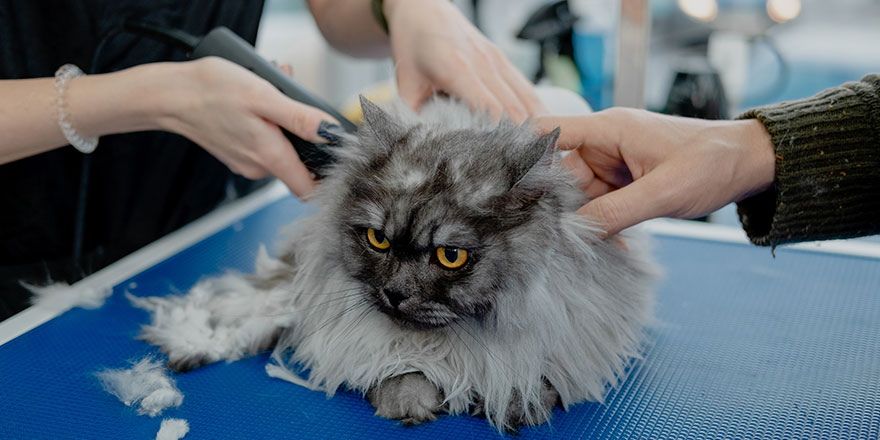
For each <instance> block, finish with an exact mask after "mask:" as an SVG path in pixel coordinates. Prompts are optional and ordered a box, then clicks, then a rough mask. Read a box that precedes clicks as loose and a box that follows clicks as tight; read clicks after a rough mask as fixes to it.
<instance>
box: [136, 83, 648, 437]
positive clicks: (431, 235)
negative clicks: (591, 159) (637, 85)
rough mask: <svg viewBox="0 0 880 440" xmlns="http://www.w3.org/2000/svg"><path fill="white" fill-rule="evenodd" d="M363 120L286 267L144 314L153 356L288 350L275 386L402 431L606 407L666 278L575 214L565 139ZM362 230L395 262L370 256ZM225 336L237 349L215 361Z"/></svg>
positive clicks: (275, 265) (295, 235) (468, 121)
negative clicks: (350, 395) (561, 142)
mask: <svg viewBox="0 0 880 440" xmlns="http://www.w3.org/2000/svg"><path fill="white" fill-rule="evenodd" d="M362 105H363V107H364V115H365V119H366V122H365V125H364V127H362V128H361V129H360V130H359V132H358V135H357V136H350V135H343V136H342V138H341V142H340V145H339V146H338V147H337V149H336V152H335V154H336V155H337V159H338V162H337V164H336V165H335V166H334V167H333V168H332V169H331V170H330V171H329V172H328V174H327V177H326V178H325V179H324V180H323V181H322V183H321V184H320V186H319V189H318V191H317V192H316V194H315V195H314V197H313V199H312V201H311V203H312V204H314V205H316V206H317V207H318V208H319V209H318V210H317V212H316V213H315V214H314V215H311V216H309V217H306V218H303V219H299V220H297V221H296V222H294V224H293V226H292V228H291V230H290V233H289V238H288V240H287V242H286V243H285V244H284V246H283V252H282V253H281V258H280V259H279V260H277V261H271V262H266V263H264V264H263V265H262V266H264V267H265V268H266V269H265V270H263V271H262V272H261V273H259V274H258V275H257V276H255V277H253V278H246V277H242V276H240V275H225V276H223V277H220V278H216V279H209V280H205V281H203V282H201V283H199V284H198V285H197V286H196V287H194V288H193V290H192V292H191V293H190V294H189V295H188V296H185V297H179V298H152V299H141V300H137V302H138V303H139V304H141V305H145V306H146V308H148V309H150V310H151V311H152V312H153V322H152V324H150V325H149V326H146V327H145V332H144V334H143V337H144V339H146V340H147V341H149V342H151V343H153V344H156V345H160V346H161V348H162V350H163V351H165V352H166V353H168V354H169V357H170V359H171V364H172V365H175V364H178V363H180V364H182V366H183V367H187V366H192V365H195V364H199V363H204V362H211V361H215V360H219V359H237V358H238V357H240V356H241V355H243V354H245V353H250V352H253V351H254V350H256V349H258V348H263V347H267V346H269V345H271V344H272V343H274V342H275V340H276V338H277V343H275V350H274V353H273V356H272V361H271V363H270V365H268V366H267V372H269V374H271V375H273V376H275V377H279V378H283V379H286V380H289V381H292V382H295V383H298V384H301V385H304V386H308V387H309V388H312V389H320V390H323V391H325V392H326V393H327V394H328V395H332V394H333V393H335V392H336V391H337V390H338V389H340V387H345V388H348V389H352V390H356V391H359V392H361V393H363V394H364V395H365V396H367V398H368V399H370V401H371V402H372V403H373V404H374V405H375V406H376V407H377V414H378V415H382V416H386V417H390V418H396V419H399V420H402V421H405V422H407V423H419V422H421V421H426V420H432V419H433V417H434V414H436V413H438V412H447V413H450V414H458V413H462V412H468V411H471V412H477V413H481V414H484V415H485V417H486V418H487V419H488V420H489V422H490V423H492V424H493V425H495V426H497V427H498V428H499V429H515V428H516V427H517V426H519V425H522V424H540V423H543V422H544V421H546V420H548V419H549V417H550V411H551V409H552V407H553V406H554V405H555V404H557V403H559V404H561V405H562V406H563V407H564V408H568V407H569V406H570V405H572V404H575V403H578V402H582V401H584V400H593V401H602V399H603V397H604V395H605V393H606V391H607V387H608V386H609V385H614V384H616V383H617V382H618V380H619V379H620V378H622V377H623V374H624V371H625V368H626V366H627V365H628V363H629V361H630V359H632V358H634V357H637V356H638V352H639V347H640V341H641V339H642V331H643V328H644V327H645V326H646V325H647V324H648V323H649V322H650V320H651V316H652V296H651V294H650V285H651V282H652V281H653V279H654V278H655V276H656V271H655V269H654V266H653V265H652V263H651V261H650V258H649V255H648V250H647V249H646V246H645V243H646V242H645V240H644V239H643V238H641V237H638V236H635V235H632V234H625V235H624V236H625V240H626V243H627V246H626V249H623V248H622V247H620V246H618V245H617V244H616V243H614V242H610V241H603V240H600V239H599V238H598V237H597V235H596V232H597V229H596V228H595V227H593V226H591V225H590V224H588V223H587V222H586V221H585V220H584V219H583V218H582V217H581V216H579V215H577V214H576V213H575V209H576V208H577V207H579V206H580V205H582V204H583V203H584V201H585V200H584V199H583V196H582V194H581V193H580V191H578V190H577V188H576V186H575V184H574V182H573V180H572V178H571V177H570V175H569V174H568V173H567V171H566V170H565V169H564V168H563V167H562V166H561V165H560V163H559V161H558V154H557V153H556V150H555V142H556V137H557V135H558V132H554V133H550V134H548V135H543V136H539V135H537V134H535V133H534V132H533V129H532V128H531V127H530V126H528V125H527V124H526V125H516V124H513V123H511V122H510V121H502V122H501V123H500V124H496V123H493V122H492V121H491V120H490V119H489V118H488V117H486V116H483V115H475V114H473V113H471V112H470V111H469V110H468V109H467V107H466V106H464V105H463V104H461V103H458V102H456V101H454V100H449V99H441V98H437V99H434V100H433V101H431V102H429V103H427V104H426V105H425V106H424V107H423V110H422V111H421V112H420V113H419V114H415V113H413V112H411V111H409V110H406V109H405V108H403V106H400V105H398V106H396V107H394V108H391V109H389V110H382V109H379V108H378V107H376V106H375V105H373V104H371V103H369V102H368V101H362ZM369 229H373V230H381V231H382V235H383V236H384V237H387V238H388V239H389V240H390V243H391V244H390V245H389V248H388V249H387V250H380V249H377V248H375V247H373V248H371V247H370V246H371V245H370V244H369V243H368V239H367V236H366V235H365V231H367V230H369ZM441 248H442V249H446V248H453V249H459V248H460V249H467V255H468V260H467V262H466V264H465V265H463V266H462V267H461V268H459V269H455V270H448V269H447V268H444V267H441V266H439V265H438V264H437V261H436V258H437V257H436V256H435V253H436V252H440V251H439V250H437V249H441ZM435 250H437V251H435ZM267 261H268V260H267ZM243 301H247V302H249V303H250V304H251V305H249V306H247V307H242V305H241V304H242V302H243ZM232 310H240V311H239V312H238V314H239V315H240V314H241V310H243V311H244V313H245V314H248V313H252V314H253V315H252V317H250V318H249V317H239V318H235V319H231V318H230V316H233V315H234V314H231V311H232ZM278 314H282V315H283V316H284V318H283V319H276V318H273V316H277V315H278ZM188 316H197V317H198V318H197V319H196V321H197V322H200V323H204V324H199V326H200V328H199V329H195V330H193V329H191V323H187V321H188V318H186V317H188ZM252 318H253V319H256V320H255V321H251V319H252ZM259 323H262V324H265V325H262V324H259ZM220 327H228V329H229V330H231V331H232V333H240V334H242V335H244V336H243V337H240V338H228V337H226V336H224V338H225V339H224V341H227V342H228V343H227V342H225V343H224V344H225V345H223V348H222V349H214V348H211V347H212V345H211V344H212V342H209V341H210V340H211V338H212V337H213V336H211V335H214V334H217V332H219V331H221V330H220ZM245 328H246V329H247V330H244V329H245ZM223 331H225V330H223ZM192 335H208V337H202V336H198V337H196V338H194V337H193V336H192ZM229 341H231V342H229ZM199 346H202V348H200V347H199ZM204 347H207V348H204ZM192 353H195V354H196V355H195V357H194V356H193V354H192ZM306 370H307V371H308V373H306V374H301V373H300V372H302V371H306Z"/></svg>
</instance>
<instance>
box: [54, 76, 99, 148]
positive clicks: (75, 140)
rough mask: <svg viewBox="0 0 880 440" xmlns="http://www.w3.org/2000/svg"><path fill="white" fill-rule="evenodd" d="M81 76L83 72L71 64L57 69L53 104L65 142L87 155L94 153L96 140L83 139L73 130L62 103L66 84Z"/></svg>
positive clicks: (63, 102)
mask: <svg viewBox="0 0 880 440" xmlns="http://www.w3.org/2000/svg"><path fill="white" fill-rule="evenodd" d="M83 75H84V73H83V71H82V70H80V68H79V67H76V66H74V65H73V64H65V65H63V66H61V67H59V68H58V70H57V71H56V72H55V92H57V93H58V96H57V98H56V99H55V103H56V104H57V105H58V127H60V128H61V132H62V133H64V137H65V138H67V142H70V145H72V146H73V148H76V149H77V150H79V151H80V152H82V153H85V154H88V153H91V152H92V151H95V148H96V147H97V146H98V138H96V137H93V138H84V137H82V136H80V135H79V133H77V132H76V130H74V128H73V124H72V123H71V122H70V113H69V112H68V111H67V103H66V102H65V101H64V91H65V89H67V83H69V82H70V80H72V79H74V78H76V77H80V76H83Z"/></svg>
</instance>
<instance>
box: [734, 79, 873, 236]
mask: <svg viewBox="0 0 880 440" xmlns="http://www.w3.org/2000/svg"><path fill="white" fill-rule="evenodd" d="M739 118H740V119H747V118H757V119H758V120H759V121H761V123H763V124H764V127H766V128H767V131H768V132H769V133H770V139H771V141H772V142H773V148H774V149H775V152H776V182H775V184H774V186H773V187H772V188H771V189H769V190H767V191H765V192H763V193H761V194H758V195H756V196H754V197H751V198H748V199H746V200H743V201H741V202H740V203H738V206H737V208H738V209H737V211H738V213H739V217H740V221H741V222H742V225H743V228H744V229H745V231H746V233H747V234H748V236H749V238H750V239H751V240H752V242H753V243H755V244H758V245H763V246H776V245H778V244H783V243H793V242H798V241H810V240H825V239H833V238H849V237H856V236H861V235H871V234H877V233H880V74H871V75H868V76H866V77H864V78H862V80H861V81H859V82H850V83H846V84H843V85H842V86H840V87H834V88H831V89H828V90H825V91H823V92H821V93H819V94H817V95H815V96H813V97H811V98H806V99H801V100H798V101H791V102H782V103H779V104H774V105H768V106H766V107H760V108H756V109H752V110H749V111H747V112H746V113H745V114H743V115H741V116H740V117H739Z"/></svg>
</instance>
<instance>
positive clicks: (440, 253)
mask: <svg viewBox="0 0 880 440" xmlns="http://www.w3.org/2000/svg"><path fill="white" fill-rule="evenodd" d="M467 259H468V251H466V250H464V249H453V248H445V247H438V248H437V261H439V262H440V264H441V265H443V267H445V268H447V269H458V268H459V267H461V266H464V263H465V262H467Z"/></svg>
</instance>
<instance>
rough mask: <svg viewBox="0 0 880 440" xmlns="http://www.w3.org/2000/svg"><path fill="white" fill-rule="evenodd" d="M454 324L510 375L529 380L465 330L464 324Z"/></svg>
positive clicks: (472, 333)
mask: <svg viewBox="0 0 880 440" xmlns="http://www.w3.org/2000/svg"><path fill="white" fill-rule="evenodd" d="M452 324H453V325H455V324H457V325H458V328H460V329H461V330H462V331H464V332H465V333H466V334H467V335H468V336H470V337H471V339H473V340H474V342H476V343H477V344H480V346H481V347H483V350H484V352H485V353H486V355H488V356H489V357H491V358H492V359H494V360H495V361H496V362H498V364H499V365H501V366H502V367H504V368H505V369H506V370H507V371H509V372H510V373H513V375H514V376H517V377H519V378H520V379H523V380H527V378H525V377H523V376H522V375H521V374H519V373H518V372H517V371H516V370H515V369H514V368H513V367H511V366H510V365H508V364H507V363H506V362H504V360H502V359H500V358H499V357H498V356H496V355H495V353H493V352H492V350H490V349H489V346H487V345H486V344H485V343H484V342H483V341H481V340H480V339H479V338H478V337H477V335H476V334H475V333H474V332H471V331H468V329H467V328H465V326H464V324H463V323H461V322H459V321H453V322H452ZM459 339H461V338H459ZM462 343H464V341H462ZM464 345H465V348H468V351H470V352H471V354H472V355H473V354H474V352H473V351H471V350H470V348H469V347H468V346H467V343H464Z"/></svg>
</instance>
